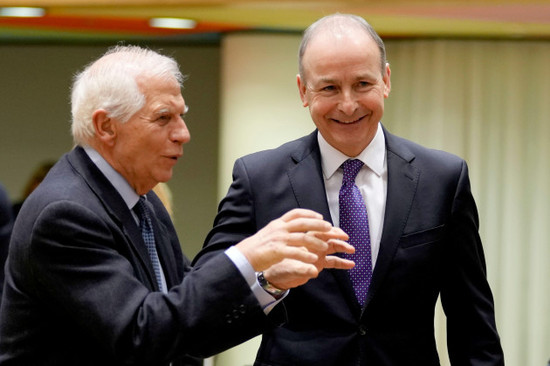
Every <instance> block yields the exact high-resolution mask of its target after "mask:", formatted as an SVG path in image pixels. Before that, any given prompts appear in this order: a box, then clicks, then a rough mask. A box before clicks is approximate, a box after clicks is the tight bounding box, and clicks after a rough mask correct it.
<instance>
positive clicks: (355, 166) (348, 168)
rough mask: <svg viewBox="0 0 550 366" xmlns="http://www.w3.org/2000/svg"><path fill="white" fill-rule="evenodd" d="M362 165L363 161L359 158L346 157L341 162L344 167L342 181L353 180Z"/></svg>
mask: <svg viewBox="0 0 550 366" xmlns="http://www.w3.org/2000/svg"><path fill="white" fill-rule="evenodd" d="M362 167H363V162H362V161H361V160H359V159H348V160H346V161H345V162H344V163H343V164H342V168H343V169H344V179H343V183H347V182H355V177H356V176H357V173H359V171H360V170H361V168H362Z"/></svg>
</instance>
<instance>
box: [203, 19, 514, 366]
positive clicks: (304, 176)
mask: <svg viewBox="0 0 550 366" xmlns="http://www.w3.org/2000/svg"><path fill="white" fill-rule="evenodd" d="M390 75H391V73H390V67H389V65H388V63H387V62H386V53H385V48H384V43H383V42H382V40H381V39H380V37H379V36H378V35H377V34H376V32H375V31H374V29H373V28H372V27H371V26H370V25H369V24H368V23H367V22H365V20H364V19H362V18H360V17H357V16H354V15H344V14H334V15H330V16H327V17H325V18H322V19H320V20H318V21H317V22H315V23H314V24H312V25H311V26H310V27H309V28H308V29H307V30H306V31H305V32H304V36H303V40H302V43H301V46H300V51H299V75H298V76H297V83H298V89H299V92H300V97H301V100H302V102H303V105H304V107H307V108H309V111H310V114H311V118H312V120H313V122H314V124H315V126H316V127H317V129H316V131H314V132H313V133H312V134H310V135H309V136H305V137H303V138H301V139H298V140H295V141H292V142H289V143H287V144H285V145H282V146H281V147H279V148H277V149H273V150H268V151H263V152H259V153H255V154H252V155H248V156H245V157H243V158H241V159H238V160H237V161H236V163H235V166H234V170H233V183H232V185H231V187H230V188H229V192H228V193H227V196H226V197H225V198H224V199H223V200H222V202H221V204H220V207H219V213H218V216H217V217H216V220H215V224H214V228H213V229H212V231H211V232H210V234H209V236H208V238H207V241H206V243H205V248H204V249H203V251H201V253H199V255H198V256H197V258H196V259H195V261H196V263H197V264H198V265H204V264H205V263H208V262H209V261H210V260H212V259H213V258H215V254H216V253H217V252H218V251H220V250H222V249H224V248H226V247H228V246H230V245H233V244H234V243H236V242H238V241H239V240H240V239H241V238H244V237H246V236H247V235H250V234H251V233H253V232H255V231H256V230H258V229H261V228H262V227H264V226H265V225H267V224H268V223H269V222H270V221H271V220H272V219H273V218H275V217H277V215H280V214H281V213H283V212H286V211H287V210H289V209H292V208H296V207H300V208H308V209H312V210H315V211H317V212H319V213H321V214H323V217H325V218H330V219H331V221H332V223H333V224H334V225H337V226H339V227H341V228H343V229H345V231H346V233H348V234H349V236H350V243H352V244H353V245H354V247H355V248H356V253H355V254H354V256H351V257H350V258H351V259H353V260H354V261H355V267H354V268H353V269H350V270H349V271H335V270H328V271H323V272H322V273H321V274H320V275H319V277H318V278H316V279H313V280H311V281H309V282H308V283H306V284H305V285H304V286H300V287H298V288H296V289H293V290H291V291H290V293H289V295H288V296H287V297H286V298H285V299H284V301H283V302H284V305H285V309H286V312H287V315H288V319H289V321H288V322H286V323H285V324H284V325H283V326H281V327H277V328H273V329H271V330H270V331H268V332H266V333H264V335H263V338H262V343H261V346H260V349H259V351H258V355H257V358H256V363H255V366H270V365H273V366H275V365H277V366H295V365H300V366H325V365H326V366H335V365H337V366H352V365H353V366H372V365H374V366H401V365H403V366H405V365H407V366H408V365H415V366H419V365H421V366H433V365H439V356H438V354H437V350H436V342H435V336H434V311H435V306H436V301H437V298H438V296H441V300H442V304H443V308H444V310H445V314H446V316H447V330H448V334H447V339H448V349H449V356H450V360H451V363H452V364H453V365H477V366H481V365H483V366H488V365H492V366H496V365H503V364H504V361H503V354H502V349H501V346H500V341H499V337H498V334H497V330H496V327H495V318H494V309H493V299H492V295H491V290H490V288H489V285H488V283H487V279H486V277H485V259H484V255H483V248H482V245H481V241H480V238H479V235H478V217H477V211H476V205H475V203H474V199H473V197H472V194H471V192H470V184H469V178H468V169H467V166H466V163H465V162H464V160H462V159H460V158H458V157H456V156H453V155H451V154H448V153H445V152H441V151H435V150H430V149H427V148H424V147H421V146H419V145H417V144H414V143H412V142H410V141H407V140H405V139H402V138H399V137H397V136H394V135H392V134H391V133H390V132H388V131H387V130H386V129H385V128H384V127H383V126H382V124H381V119H382V115H383V112H384V102H385V99H386V98H388V96H389V94H390V88H391V83H390ZM442 123H444V122H442ZM237 234H240V235H237ZM280 272H284V269H283V268H278V266H277V265H275V266H273V267H272V268H271V269H270V270H269V271H266V272H265V277H266V278H267V280H269V281H270V282H271V283H272V285H273V286H275V287H280V288H281V289H284V288H287V287H288V283H286V282H285V277H284V276H280V277H278V278H275V277H271V276H272V275H274V274H277V273H280ZM346 272H347V273H346Z"/></svg>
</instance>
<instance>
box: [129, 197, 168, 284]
mask: <svg viewBox="0 0 550 366" xmlns="http://www.w3.org/2000/svg"><path fill="white" fill-rule="evenodd" d="M134 210H135V211H136V213H137V214H138V216H139V223H140V224H139V227H140V229H141V236H142V237H143V241H144V242H145V246H146V247H147V252H149V258H151V263H152V265H153V269H154V270H155V277H156V279H157V283H158V285H159V289H162V280H161V274H160V271H161V269H160V261H159V257H158V254H157V247H156V245H155V233H154V232H153V225H152V223H151V216H150V215H149V209H148V208H147V205H146V204H145V198H144V197H143V196H140V197H139V201H138V203H137V204H136V205H135V206H134Z"/></svg>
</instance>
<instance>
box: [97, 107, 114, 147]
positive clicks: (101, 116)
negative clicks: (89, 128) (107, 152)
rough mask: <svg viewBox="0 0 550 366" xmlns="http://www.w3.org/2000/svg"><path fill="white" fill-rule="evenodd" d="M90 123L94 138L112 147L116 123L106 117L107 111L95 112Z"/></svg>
mask: <svg viewBox="0 0 550 366" xmlns="http://www.w3.org/2000/svg"><path fill="white" fill-rule="evenodd" d="M92 123H93V124H94V130H95V135H96V137H97V138H98V139H99V140H101V141H102V142H103V143H104V144H107V145H112V144H113V143H114V141H115V138H116V122H115V121H114V120H113V119H111V118H110V117H109V116H108V114H107V111H106V110H104V109H98V110H96V111H95V112H94V114H93V115H92Z"/></svg>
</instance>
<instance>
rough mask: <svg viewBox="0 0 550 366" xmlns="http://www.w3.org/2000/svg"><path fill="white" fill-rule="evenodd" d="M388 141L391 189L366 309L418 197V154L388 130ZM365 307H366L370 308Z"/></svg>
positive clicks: (381, 280) (386, 133)
mask: <svg viewBox="0 0 550 366" xmlns="http://www.w3.org/2000/svg"><path fill="white" fill-rule="evenodd" d="M384 134H385V137H386V150H387V167H388V189H387V198H386V212H385V215H384V228H383V230H382V238H381V240H380V251H379V253H378V258H377V260H376V265H375V268H374V272H373V276H372V281H371V285H370V288H369V293H368V296H367V301H366V306H368V304H369V302H370V300H371V299H372V298H373V297H374V296H376V291H377V290H378V288H379V287H380V285H381V283H382V282H383V279H384V277H385V276H386V274H387V272H388V269H389V267H390V265H391V262H392V260H393V258H394V255H395V253H396V250H397V246H398V244H399V239H400V238H401V236H402V234H403V230H404V228H405V224H406V222H407V220H408V216H409V212H410V208H411V205H412V202H413V199H414V196H415V194H416V189H417V185H418V177H419V174H420V172H419V171H418V170H417V169H416V168H415V167H414V165H413V164H412V161H413V160H414V154H412V152H410V151H409V150H408V149H406V148H405V147H403V144H400V143H399V141H398V140H397V137H395V136H393V135H391V134H390V133H388V132H387V131H386V130H385V129H384ZM366 306H365V307H366Z"/></svg>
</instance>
